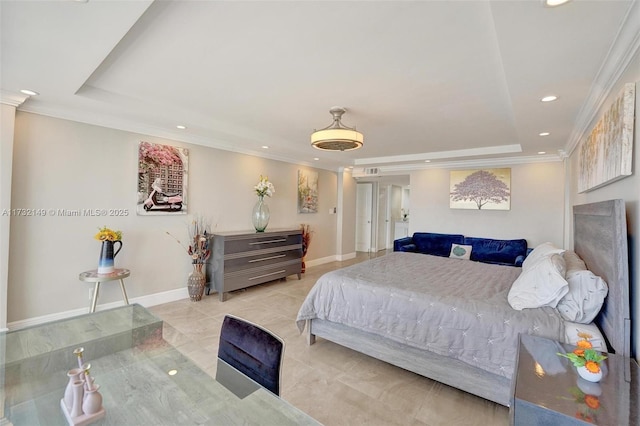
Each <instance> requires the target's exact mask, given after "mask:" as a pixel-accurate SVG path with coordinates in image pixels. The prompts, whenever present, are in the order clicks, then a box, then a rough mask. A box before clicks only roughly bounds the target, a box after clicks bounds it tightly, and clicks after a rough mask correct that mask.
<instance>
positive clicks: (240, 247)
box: [224, 234, 302, 255]
mask: <svg viewBox="0 0 640 426" xmlns="http://www.w3.org/2000/svg"><path fill="white" fill-rule="evenodd" d="M301 243H302V235H300V234H286V235H269V234H263V235H256V236H251V237H249V238H247V237H242V238H234V237H227V238H226V241H225V245H224V254H225V255H226V254H229V253H241V252H248V251H255V250H264V249H269V248H275V247H283V246H289V245H294V244H301Z"/></svg>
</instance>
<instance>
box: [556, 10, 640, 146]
mask: <svg viewBox="0 0 640 426" xmlns="http://www.w3.org/2000/svg"><path fill="white" fill-rule="evenodd" d="M639 48H640V1H639V0H634V1H633V3H632V4H631V5H630V6H629V10H628V11H627V15H626V16H625V18H624V20H623V22H622V25H621V26H620V30H619V31H618V34H617V35H616V38H615V40H614V41H613V43H612V44H611V48H610V49H609V52H608V53H607V56H606V57H605V59H604V61H603V63H602V66H601V67H600V70H599V71H598V74H597V75H596V78H595V80H594V82H593V84H592V85H591V90H590V92H589V95H588V97H587V99H586V101H585V102H584V104H583V106H582V108H581V109H580V112H579V113H578V116H577V118H576V125H575V126H574V128H573V131H572V133H571V135H570V137H569V140H568V142H567V145H566V148H565V152H567V154H568V155H571V154H572V153H573V150H574V149H576V147H577V146H578V144H579V143H580V141H581V140H582V139H583V138H584V136H585V135H586V134H587V133H588V132H589V131H590V130H591V123H592V122H593V120H594V119H595V118H596V117H597V115H598V112H599V111H600V109H601V108H602V106H603V104H604V102H605V101H606V99H607V97H608V96H609V95H610V94H611V92H612V91H613V89H614V87H615V86H616V84H617V83H618V82H619V80H620V78H621V76H622V74H623V73H624V72H625V71H626V70H627V67H628V66H629V63H630V62H631V60H632V59H633V57H634V55H635V54H636V53H637V52H638V49H639ZM628 83H630V82H628Z"/></svg>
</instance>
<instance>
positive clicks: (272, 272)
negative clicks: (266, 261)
mask: <svg viewBox="0 0 640 426" xmlns="http://www.w3.org/2000/svg"><path fill="white" fill-rule="evenodd" d="M301 268H302V264H301V263H300V259H294V260H291V261H286V262H282V263H277V264H275V265H269V266H264V267H258V268H253V269H245V270H240V271H236V272H231V273H226V272H225V274H224V291H234V290H239V289H242V288H246V287H249V286H252V285H256V284H261V283H265V282H267V281H273V280H277V279H279V278H284V277H286V276H289V275H293V274H299V273H300V270H301Z"/></svg>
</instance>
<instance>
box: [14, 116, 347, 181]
mask: <svg viewBox="0 0 640 426" xmlns="http://www.w3.org/2000/svg"><path fill="white" fill-rule="evenodd" d="M20 111H22V112H28V113H31V114H38V115H44V116H47V117H52V118H57V119H60V120H69V121H74V122H77V123H84V124H89V125H92V126H100V127H106V128H109V129H116V130H122V131H125V132H131V133H137V134H140V135H141V137H143V136H153V137H157V138H163V139H170V140H172V141H176V142H184V143H188V144H193V145H200V146H204V147H207V148H213V149H220V150H223V151H230V152H235V153H238V154H244V155H251V156H253V157H260V158H267V159H269V160H275V161H282V162H285V163H290V164H297V165H301V166H307V167H312V168H315V169H322V170H328V171H332V172H336V171H338V169H339V167H340V166H337V165H325V166H323V165H322V164H318V163H316V162H312V161H304V160H300V159H295V158H292V157H287V156H283V155H274V154H272V153H269V152H265V151H255V150H249V149H242V148H238V147H237V146H233V145H231V144H229V143H228V142H225V141H222V140H219V139H214V138H205V137H202V136H197V135H193V134H189V133H184V132H182V131H175V132H174V131H168V130H167V129H164V128H162V127H157V126H149V125H146V124H140V123H133V122H131V121H129V120H120V119H116V118H113V117H110V116H104V115H91V116H87V115H86V114H85V113H82V114H78V113H76V112H74V111H70V110H62V109H57V108H56V109H52V108H43V107H42V106H37V107H36V106H33V105H25V106H22V107H21V108H20Z"/></svg>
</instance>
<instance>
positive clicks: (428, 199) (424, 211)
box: [409, 162, 564, 247]
mask: <svg viewBox="0 0 640 426" xmlns="http://www.w3.org/2000/svg"><path fill="white" fill-rule="evenodd" d="M501 167H502V166H501ZM505 167H508V166H505ZM510 168H511V210H506V211H498V210H459V209H451V208H449V188H450V184H449V175H450V174H449V172H450V170H448V169H429V170H422V171H417V172H413V173H412V174H411V216H410V222H409V233H410V234H413V233H414V232H437V233H456V234H463V235H466V236H470V237H485V238H497V239H517V238H524V239H526V240H527V243H528V245H529V247H535V246H536V245H538V244H541V243H544V242H546V241H551V242H553V243H555V244H557V245H559V246H561V245H562V236H563V210H564V188H563V185H562V181H563V179H564V167H563V164H562V163H561V162H549V163H532V164H518V165H512V166H511V167H510Z"/></svg>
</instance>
